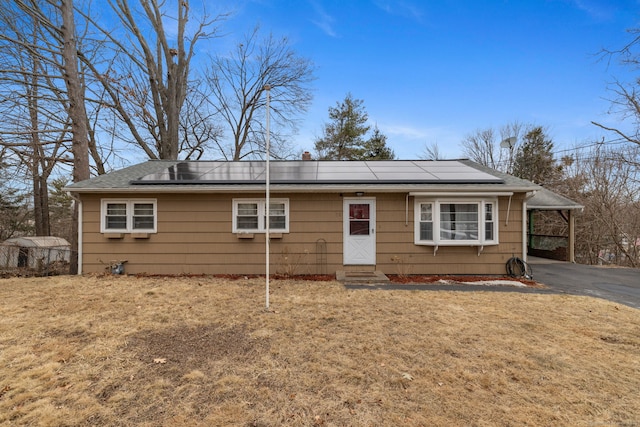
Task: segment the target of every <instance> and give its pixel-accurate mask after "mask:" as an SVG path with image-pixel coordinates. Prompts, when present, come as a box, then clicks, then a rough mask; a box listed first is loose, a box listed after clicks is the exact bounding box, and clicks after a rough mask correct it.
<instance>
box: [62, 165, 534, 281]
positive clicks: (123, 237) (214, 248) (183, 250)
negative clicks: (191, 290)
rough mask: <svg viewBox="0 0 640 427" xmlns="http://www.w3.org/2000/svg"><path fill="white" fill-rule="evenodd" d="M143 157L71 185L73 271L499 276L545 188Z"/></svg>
mask: <svg viewBox="0 0 640 427" xmlns="http://www.w3.org/2000/svg"><path fill="white" fill-rule="evenodd" d="M269 163H270V167H269V176H270V179H269V182H270V184H269V186H270V206H268V207H267V206H266V200H265V199H266V194H265V189H266V175H267V173H266V162H264V161H242V162H225V161H182V160H171V161H169V160H152V161H147V162H144V163H141V164H137V165H134V166H131V167H128V168H125V169H122V170H117V171H114V172H111V173H108V174H105V175H102V176H98V177H95V178H92V179H89V180H86V181H82V182H78V183H74V184H72V185H69V186H68V187H67V188H66V189H67V191H70V192H71V193H72V194H73V195H74V196H75V197H76V200H78V202H79V244H78V251H79V268H80V272H81V273H91V272H103V271H105V268H108V267H109V266H110V265H113V263H114V262H116V263H117V262H125V261H126V272H127V273H132V274H135V273H148V274H264V273H265V258H266V256H265V246H266V245H265V238H266V217H267V215H268V216H269V223H270V227H269V228H270V248H271V250H270V260H271V262H270V265H271V267H270V270H271V272H275V273H289V274H335V273H336V272H337V271H340V270H343V271H373V270H380V271H382V272H383V273H387V274H476V275H502V274H505V272H506V270H505V264H506V262H507V261H508V260H509V258H511V257H513V256H516V257H520V258H522V259H526V256H527V242H526V240H527V239H526V236H527V226H526V223H527V201H528V200H529V198H530V197H531V196H533V195H534V193H535V192H536V191H538V190H540V187H539V186H538V185H536V184H534V183H532V182H529V181H526V180H522V179H519V178H515V177H513V176H510V175H506V174H502V173H499V172H496V171H494V170H492V169H489V168H486V167H484V166H481V165H479V164H477V163H474V162H472V161H469V160H442V161H428V160H412V161H410V160H393V161H315V160H300V161H271V162H269Z"/></svg>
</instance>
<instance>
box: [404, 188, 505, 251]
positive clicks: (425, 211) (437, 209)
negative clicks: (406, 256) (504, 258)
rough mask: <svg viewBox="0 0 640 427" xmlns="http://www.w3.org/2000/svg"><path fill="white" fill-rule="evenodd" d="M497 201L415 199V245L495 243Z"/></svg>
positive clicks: (496, 235) (481, 244) (496, 241)
mask: <svg viewBox="0 0 640 427" xmlns="http://www.w3.org/2000/svg"><path fill="white" fill-rule="evenodd" d="M497 206H498V201H497V199H481V200H470V199H460V200H456V199H452V200H449V199H416V201H415V244H417V245H432V246H438V245H440V246H447V245H450V246H454V245H478V246H483V245H494V244H498V230H497V223H498V221H497V218H496V213H497Z"/></svg>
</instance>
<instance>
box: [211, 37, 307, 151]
mask: <svg viewBox="0 0 640 427" xmlns="http://www.w3.org/2000/svg"><path fill="white" fill-rule="evenodd" d="M205 79H206V82H207V86H208V88H209V89H210V91H211V93H212V105H211V106H212V108H214V110H215V112H216V115H217V116H218V117H219V118H220V119H221V121H222V122H223V123H224V127H225V130H226V132H228V134H230V135H231V137H232V141H231V142H230V143H229V144H227V145H225V144H223V143H220V144H219V145H218V148H219V150H220V152H221V155H222V156H223V157H224V158H226V159H228V160H234V161H237V160H241V159H243V158H247V157H261V156H262V153H263V152H264V136H265V129H264V120H262V119H263V117H264V113H265V96H264V86H265V85H266V84H269V85H270V87H271V89H270V98H271V102H270V106H271V119H272V126H271V144H272V148H273V151H272V153H273V155H274V156H275V157H280V158H285V157H287V156H288V155H289V154H290V153H291V149H290V147H289V146H288V145H287V135H288V133H295V132H296V127H297V120H298V117H299V115H300V114H301V113H303V112H305V111H306V110H307V108H308V106H309V104H310V103H311V99H312V97H311V90H310V88H309V84H310V83H311V82H312V81H313V80H314V76H313V65H312V63H311V61H310V60H308V59H306V58H302V57H300V56H298V55H297V54H296V52H295V51H294V50H293V49H292V48H291V46H290V44H289V40H288V39H287V38H286V37H283V38H279V39H278V38H275V37H274V36H273V35H272V34H270V35H269V36H267V37H266V38H264V39H261V38H260V36H259V27H255V28H254V29H253V31H251V32H250V33H249V34H248V35H247V36H246V37H245V39H244V40H243V41H242V42H241V43H239V44H238V45H237V46H236V48H235V50H234V51H233V52H231V53H230V54H228V55H218V56H216V57H214V58H212V66H211V67H210V69H209V70H208V72H207V73H206V76H205Z"/></svg>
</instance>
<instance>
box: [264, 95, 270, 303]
mask: <svg viewBox="0 0 640 427" xmlns="http://www.w3.org/2000/svg"><path fill="white" fill-rule="evenodd" d="M264 90H265V91H266V92H267V111H266V120H267V129H266V130H267V135H266V149H265V152H266V154H265V157H266V168H265V169H266V197H265V199H266V200H265V210H266V224H265V229H266V233H265V239H264V240H265V252H266V253H265V259H266V261H265V262H266V265H265V270H266V283H265V286H266V293H265V295H266V296H265V309H267V310H268V309H269V251H270V248H269V243H270V242H269V241H270V240H271V239H270V228H271V227H270V224H269V223H270V221H269V214H270V210H271V201H270V194H269V190H270V189H269V180H270V176H269V157H271V153H270V147H269V143H270V141H269V138H270V130H269V120H270V117H269V109H270V106H269V102H270V99H269V98H270V90H271V86H270V85H268V84H266V85H264Z"/></svg>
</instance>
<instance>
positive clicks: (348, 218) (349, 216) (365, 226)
mask: <svg viewBox="0 0 640 427" xmlns="http://www.w3.org/2000/svg"><path fill="white" fill-rule="evenodd" d="M343 221H344V232H343V235H344V265H375V263H376V235H375V228H376V200H375V199H363V198H361V197H359V198H357V199H344V213H343Z"/></svg>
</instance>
